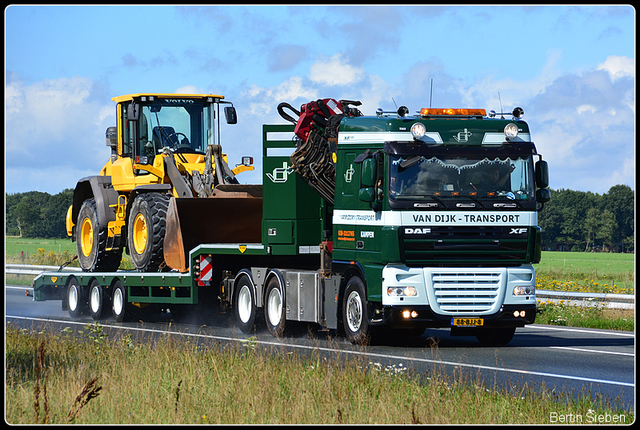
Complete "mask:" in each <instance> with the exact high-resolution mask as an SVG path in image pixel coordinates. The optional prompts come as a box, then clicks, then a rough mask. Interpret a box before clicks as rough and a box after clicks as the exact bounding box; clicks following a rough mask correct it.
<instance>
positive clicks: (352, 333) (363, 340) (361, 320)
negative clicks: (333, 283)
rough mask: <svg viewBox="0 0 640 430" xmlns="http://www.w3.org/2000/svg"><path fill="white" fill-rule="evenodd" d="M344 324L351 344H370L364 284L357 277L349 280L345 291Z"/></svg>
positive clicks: (343, 304)
mask: <svg viewBox="0 0 640 430" xmlns="http://www.w3.org/2000/svg"><path fill="white" fill-rule="evenodd" d="M342 322H343V325H344V332H345V335H346V336H347V339H348V340H349V342H351V343H353V344H355V345H365V344H367V343H368V342H369V335H370V333H369V319H368V317H367V299H366V297H365V293H364V282H362V279H360V278H359V277H357V276H353V277H351V278H350V279H349V281H348V282H347V287H346V288H345V291H344V299H343V302H342Z"/></svg>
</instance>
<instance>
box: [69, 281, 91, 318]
mask: <svg viewBox="0 0 640 430" xmlns="http://www.w3.org/2000/svg"><path fill="white" fill-rule="evenodd" d="M66 295H67V297H66V300H67V306H68V308H69V316H70V317H71V318H79V317H81V316H82V315H84V314H85V313H86V311H87V298H86V297H85V289H84V288H82V286H81V285H80V283H79V282H78V280H77V279H76V278H75V276H72V277H70V278H69V281H68V283H67V292H66Z"/></svg>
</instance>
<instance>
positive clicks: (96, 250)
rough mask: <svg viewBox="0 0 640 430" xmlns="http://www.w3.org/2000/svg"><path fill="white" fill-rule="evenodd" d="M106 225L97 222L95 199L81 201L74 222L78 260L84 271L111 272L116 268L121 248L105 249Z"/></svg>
mask: <svg viewBox="0 0 640 430" xmlns="http://www.w3.org/2000/svg"><path fill="white" fill-rule="evenodd" d="M107 237H108V233H107V226H106V225H105V226H101V225H100V224H98V211H97V209H96V202H95V199H93V198H91V199H87V200H85V201H84V202H83V203H82V206H81V207H80V211H79V212H78V219H77V222H76V247H77V250H78V261H79V262H80V267H81V268H82V270H84V271H85V272H112V271H115V270H118V266H119V265H120V260H121V259H122V248H118V249H112V250H109V251H107V250H106V247H107Z"/></svg>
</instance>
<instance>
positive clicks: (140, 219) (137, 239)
mask: <svg viewBox="0 0 640 430" xmlns="http://www.w3.org/2000/svg"><path fill="white" fill-rule="evenodd" d="M147 238H148V231H147V220H146V219H145V217H144V215H142V214H138V215H136V218H135V220H134V221H133V247H134V248H135V250H136V252H137V253H138V254H142V253H143V252H144V250H145V249H146V248H147Z"/></svg>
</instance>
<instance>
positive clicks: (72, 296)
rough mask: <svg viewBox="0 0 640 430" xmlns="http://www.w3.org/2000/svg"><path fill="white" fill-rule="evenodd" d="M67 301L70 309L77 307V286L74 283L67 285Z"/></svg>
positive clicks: (73, 309)
mask: <svg viewBox="0 0 640 430" xmlns="http://www.w3.org/2000/svg"><path fill="white" fill-rule="evenodd" d="M67 302H68V304H69V309H70V310H71V311H75V310H76V309H78V288H77V287H76V286H75V285H71V286H70V287H69V294H68V296H67Z"/></svg>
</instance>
